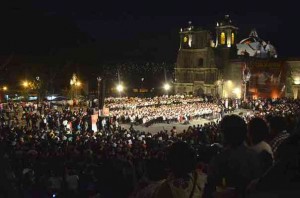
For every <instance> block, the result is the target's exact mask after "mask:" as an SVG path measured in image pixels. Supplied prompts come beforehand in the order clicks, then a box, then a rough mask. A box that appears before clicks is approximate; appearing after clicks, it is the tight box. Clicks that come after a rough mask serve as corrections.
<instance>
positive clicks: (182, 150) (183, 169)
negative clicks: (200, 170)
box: [167, 142, 196, 177]
mask: <svg viewBox="0 0 300 198" xmlns="http://www.w3.org/2000/svg"><path fill="white" fill-rule="evenodd" d="M167 161H168V165H169V168H170V169H171V171H172V173H173V174H174V176H175V177H184V176H186V175H187V174H189V173H191V172H192V171H193V170H195V168H196V155H195V152H194V150H193V149H192V148H191V147H190V146H189V145H188V144H187V143H185V142H175V143H173V144H172V145H171V146H170V147H169V148H168V150H167Z"/></svg>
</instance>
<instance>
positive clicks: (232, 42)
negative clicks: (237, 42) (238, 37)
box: [231, 32, 234, 44]
mask: <svg viewBox="0 0 300 198" xmlns="http://www.w3.org/2000/svg"><path fill="white" fill-rule="evenodd" d="M231 44H234V33H233V32H232V33H231Z"/></svg>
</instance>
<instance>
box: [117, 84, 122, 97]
mask: <svg viewBox="0 0 300 198" xmlns="http://www.w3.org/2000/svg"><path fill="white" fill-rule="evenodd" d="M123 90H124V87H123V85H122V84H118V85H117V91H118V92H119V96H120V97H122V95H121V94H122V92H123Z"/></svg>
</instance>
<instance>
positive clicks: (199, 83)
mask: <svg viewBox="0 0 300 198" xmlns="http://www.w3.org/2000/svg"><path fill="white" fill-rule="evenodd" d="M179 35H180V47H179V51H178V55H177V62H176V66H175V84H174V85H175V93H176V94H193V95H199V96H200V95H203V94H206V95H214V93H215V90H214V89H215V87H214V82H215V81H216V79H217V68H216V65H215V60H214V51H213V47H211V44H212V43H213V40H212V37H211V34H210V32H209V31H208V30H204V29H202V28H198V27H194V26H193V25H192V22H189V24H188V27H187V28H184V29H181V30H180V32H179Z"/></svg>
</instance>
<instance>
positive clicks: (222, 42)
mask: <svg viewBox="0 0 300 198" xmlns="http://www.w3.org/2000/svg"><path fill="white" fill-rule="evenodd" d="M224 44H225V33H224V32H222V33H221V45H224Z"/></svg>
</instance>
